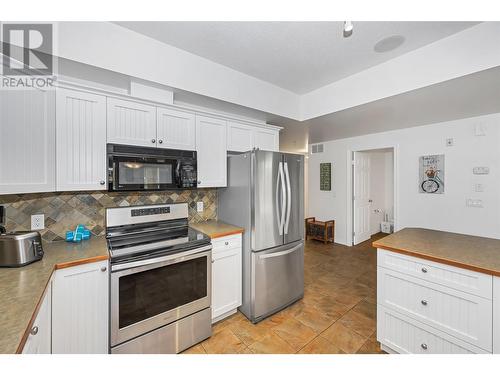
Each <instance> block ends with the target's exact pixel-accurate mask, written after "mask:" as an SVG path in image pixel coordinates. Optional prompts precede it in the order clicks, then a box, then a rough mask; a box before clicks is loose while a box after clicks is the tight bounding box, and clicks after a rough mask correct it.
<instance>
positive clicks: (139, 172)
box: [107, 144, 198, 191]
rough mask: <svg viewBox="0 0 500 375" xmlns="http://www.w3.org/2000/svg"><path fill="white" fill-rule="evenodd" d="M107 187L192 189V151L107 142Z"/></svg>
mask: <svg viewBox="0 0 500 375" xmlns="http://www.w3.org/2000/svg"><path fill="white" fill-rule="evenodd" d="M107 154H108V190H109V191H148V190H171V189H193V188H196V187H197V185H198V179H197V170H196V151H185V150H171V149H161V148H153V147H138V146H125V145H117V144H108V145H107Z"/></svg>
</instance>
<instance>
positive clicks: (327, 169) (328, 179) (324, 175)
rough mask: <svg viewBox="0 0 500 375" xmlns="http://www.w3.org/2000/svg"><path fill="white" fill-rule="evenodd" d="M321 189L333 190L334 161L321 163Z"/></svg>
mask: <svg viewBox="0 0 500 375" xmlns="http://www.w3.org/2000/svg"><path fill="white" fill-rule="evenodd" d="M319 189H320V190H325V191H330V190H332V163H320V164H319Z"/></svg>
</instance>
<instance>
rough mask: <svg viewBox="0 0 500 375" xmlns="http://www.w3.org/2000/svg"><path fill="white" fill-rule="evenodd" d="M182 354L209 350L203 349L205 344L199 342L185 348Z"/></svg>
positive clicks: (201, 352) (202, 352) (203, 352)
mask: <svg viewBox="0 0 500 375" xmlns="http://www.w3.org/2000/svg"><path fill="white" fill-rule="evenodd" d="M182 354H207V352H206V351H205V349H203V345H201V344H198V345H195V346H192V347H190V348H189V349H186V350H184V351H183V352H182Z"/></svg>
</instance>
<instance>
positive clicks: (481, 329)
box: [377, 249, 494, 354]
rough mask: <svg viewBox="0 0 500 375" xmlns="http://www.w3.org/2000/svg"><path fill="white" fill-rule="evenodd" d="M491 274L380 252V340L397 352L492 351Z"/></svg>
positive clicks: (378, 266)
mask: <svg viewBox="0 0 500 375" xmlns="http://www.w3.org/2000/svg"><path fill="white" fill-rule="evenodd" d="M492 283H493V277H492V276H489V275H485V274H480V273H477V272H473V271H469V270H464V269H461V268H458V267H453V266H448V265H445V264H439V263H436V262H431V261H427V260H423V259H420V258H416V257H411V256H407V255H401V254H395V253H392V252H390V251H386V250H381V249H379V250H378V258H377V311H378V313H377V339H378V341H379V342H380V343H381V344H382V345H384V346H385V347H386V349H389V350H390V351H394V352H397V353H442V354H448V353H450V354H451V353H491V352H492V351H493V350H494V347H493V341H494V337H493V329H494V316H493V314H494V311H493V308H494V303H493V302H494V297H493V295H492Z"/></svg>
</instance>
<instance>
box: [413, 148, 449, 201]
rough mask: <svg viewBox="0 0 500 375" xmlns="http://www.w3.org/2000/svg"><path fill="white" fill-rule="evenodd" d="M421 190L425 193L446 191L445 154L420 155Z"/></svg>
mask: <svg viewBox="0 0 500 375" xmlns="http://www.w3.org/2000/svg"><path fill="white" fill-rule="evenodd" d="M419 165H420V179H419V191H420V193H425V194H443V193H444V155H426V156H421V157H420V163H419Z"/></svg>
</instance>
